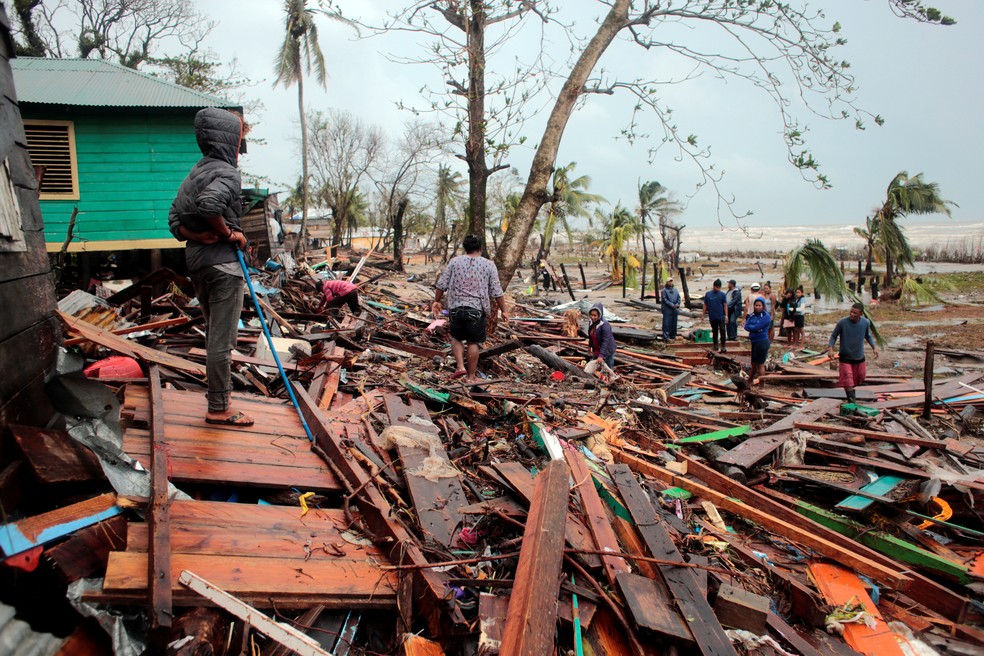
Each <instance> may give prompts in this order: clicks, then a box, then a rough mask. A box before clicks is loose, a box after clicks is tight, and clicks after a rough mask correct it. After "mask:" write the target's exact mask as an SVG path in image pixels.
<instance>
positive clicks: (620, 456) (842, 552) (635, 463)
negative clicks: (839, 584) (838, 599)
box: [612, 447, 910, 589]
mask: <svg viewBox="0 0 984 656" xmlns="http://www.w3.org/2000/svg"><path fill="white" fill-rule="evenodd" d="M612 453H613V454H614V456H615V461H616V462H621V463H625V464H627V465H629V466H630V467H631V468H632V469H633V470H634V471H636V472H638V473H641V474H645V475H647V476H652V477H654V478H656V479H659V480H662V481H663V482H665V483H669V484H670V485H672V486H676V487H680V488H683V489H684V490H687V491H688V492H690V493H691V494H694V495H697V496H699V497H701V498H702V499H704V500H706V501H711V502H713V503H714V504H715V505H717V506H718V507H720V508H723V509H724V510H727V511H729V512H733V513H735V514H737V515H739V516H741V517H745V518H746V519H750V520H752V521H755V522H758V523H759V524H761V525H762V526H764V527H765V528H767V529H769V530H770V531H773V532H775V533H778V534H779V535H782V536H783V537H786V538H788V539H792V540H796V541H798V542H800V543H802V544H804V545H806V546H808V547H811V548H812V549H814V550H815V551H816V552H817V553H819V554H821V555H823V556H826V557H828V558H835V559H839V560H840V561H841V562H843V563H844V564H846V565H848V566H850V567H852V568H853V569H855V570H856V571H858V572H860V573H862V574H864V575H866V576H869V577H871V578H873V579H875V580H876V581H879V582H882V583H884V584H887V585H890V586H892V587H894V588H896V589H905V587H906V585H907V584H908V583H909V580H910V579H909V578H908V577H907V576H906V575H905V574H903V573H902V572H900V571H899V570H898V569H893V568H890V567H887V566H885V565H883V564H881V562H880V561H881V560H882V559H881V558H878V561H879V562H875V561H873V560H871V559H868V558H866V557H864V556H861V555H859V552H862V551H863V552H868V551H869V550H867V549H865V548H863V547H861V545H858V544H857V543H854V542H852V541H850V540H846V538H844V537H843V536H841V535H838V534H836V533H833V532H832V531H828V530H825V529H824V528H823V527H822V526H820V525H818V524H816V523H815V522H810V521H805V522H804V521H803V520H804V518H802V517H799V516H796V515H795V512H794V511H793V510H792V509H784V510H786V512H777V509H776V506H778V507H779V509H782V506H780V504H778V503H775V502H772V501H771V500H770V499H767V498H765V497H762V498H761V499H759V498H758V497H761V495H757V493H755V492H754V491H753V490H750V489H749V488H746V487H745V486H743V485H741V484H740V483H738V482H737V481H732V480H731V479H727V477H725V476H723V475H720V476H721V477H722V478H725V479H727V480H728V481H730V482H731V483H732V485H727V486H724V485H722V484H721V483H720V482H719V481H718V480H708V478H704V476H705V475H706V474H705V473H704V472H703V471H702V472H701V474H699V475H700V476H701V477H702V479H703V480H705V481H707V482H708V483H710V484H712V485H715V488H714V489H712V488H710V487H707V486H706V485H701V484H699V483H695V482H693V481H691V480H689V479H686V478H684V477H682V476H679V475H677V474H675V473H673V472H671V471H670V470H668V469H664V468H663V467H659V466H657V465H654V464H652V463H649V462H647V461H645V460H642V459H641V458H637V457H635V456H631V455H629V454H628V453H626V452H624V451H622V450H621V449H618V448H617V447H612ZM692 462H693V461H692V460H691V459H688V460H687V463H688V468H689V467H690V466H691V464H690V463H692ZM707 469H710V468H707ZM712 471H713V470H712ZM719 490H720V491H719ZM748 493H751V494H748ZM756 495H757V496H756ZM623 498H624V494H623ZM752 504H754V505H752ZM788 513H794V515H793V517H792V518H789V520H788V521H787V519H784V518H788ZM637 523H638V522H637ZM828 537H831V538H834V539H827V538H828ZM845 541H846V544H845Z"/></svg>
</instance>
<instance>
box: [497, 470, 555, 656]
mask: <svg viewBox="0 0 984 656" xmlns="http://www.w3.org/2000/svg"><path fill="white" fill-rule="evenodd" d="M569 475H570V474H569V470H568V469H567V466H566V465H565V464H564V462H562V461H560V460H552V461H550V463H549V464H548V465H547V466H546V467H545V468H544V469H543V471H542V472H540V474H539V475H538V476H537V477H536V487H535V491H534V493H533V502H532V504H531V505H530V514H529V518H528V519H527V522H526V530H525V531H524V532H523V546H522V549H521V550H520V552H519V565H518V566H517V567H516V577H515V583H514V586H513V593H512V597H511V598H510V601H509V611H508V612H507V613H506V628H505V631H504V634H505V635H504V638H503V640H502V647H501V648H500V650H499V653H500V654H501V655H502V656H521V655H522V654H550V653H553V650H554V632H555V630H556V626H557V599H558V597H559V595H560V570H561V565H562V564H563V561H564V525H565V523H566V521H567V496H568V492H569V487H568V478H569Z"/></svg>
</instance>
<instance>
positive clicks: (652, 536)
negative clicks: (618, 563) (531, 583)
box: [608, 465, 738, 656]
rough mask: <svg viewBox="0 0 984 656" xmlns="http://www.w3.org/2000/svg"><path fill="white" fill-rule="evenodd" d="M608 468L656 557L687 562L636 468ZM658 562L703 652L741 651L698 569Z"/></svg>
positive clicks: (651, 553)
mask: <svg viewBox="0 0 984 656" xmlns="http://www.w3.org/2000/svg"><path fill="white" fill-rule="evenodd" d="M608 471H609V473H610V474H611V476H612V480H613V481H614V482H615V486H616V487H617V488H618V491H619V494H620V495H621V496H622V499H623V500H624V501H625V505H626V507H627V508H628V509H629V512H630V513H632V521H634V522H635V525H636V528H637V529H638V530H639V534H640V535H641V536H642V541H643V542H644V543H645V545H646V548H647V549H648V550H649V553H650V555H651V556H652V557H653V558H659V559H661V560H666V561H672V562H678V563H680V564H683V563H684V560H683V556H681V555H680V552H679V551H678V550H677V548H676V544H674V542H673V538H672V537H670V533H669V531H667V530H666V526H665V525H664V524H663V522H662V520H661V519H660V516H659V513H657V512H656V509H655V508H653V504H652V501H651V500H650V499H649V495H648V494H646V491H645V490H644V489H643V488H642V486H641V485H640V484H639V481H637V480H636V477H635V474H633V473H632V470H631V469H629V467H628V466H626V465H610V466H609V468H608ZM656 566H657V568H658V569H659V571H660V573H661V574H662V575H663V579H664V580H665V581H666V585H667V586H668V587H669V589H670V594H672V595H673V599H674V601H675V602H676V606H677V608H678V609H679V610H680V614H681V615H682V616H683V617H684V619H685V620H686V621H687V622H688V623H689V626H690V628H691V633H692V634H693V638H694V640H695V641H696V643H697V648H698V649H699V650H700V653H702V654H704V655H705V656H711V655H721V654H728V655H730V656H737V653H738V652H736V651H735V648H734V647H733V646H732V645H731V640H730V639H729V638H728V636H727V634H726V633H725V632H724V628H723V627H722V626H721V623H720V622H719V621H718V619H717V616H716V615H715V614H714V610H713V609H712V608H711V606H710V604H708V603H707V599H706V598H705V597H704V595H702V594H701V591H700V586H699V585H698V584H697V578H696V577H695V576H694V573H693V572H692V571H691V570H690V569H688V568H686V567H674V566H672V565H660V564H657V565H656Z"/></svg>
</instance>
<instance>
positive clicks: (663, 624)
mask: <svg viewBox="0 0 984 656" xmlns="http://www.w3.org/2000/svg"><path fill="white" fill-rule="evenodd" d="M616 583H617V586H618V591H619V594H621V596H622V598H623V599H624V600H625V606H626V610H627V611H628V614H629V615H631V616H632V621H633V622H635V625H636V626H637V627H639V628H640V629H642V630H644V631H652V632H653V633H657V634H659V635H660V636H665V637H669V638H673V639H674V640H679V641H681V642H683V643H685V644H693V642H694V637H693V635H692V634H691V632H690V626H689V625H688V624H687V623H686V621H684V619H683V618H682V617H681V616H680V613H678V612H677V610H676V607H675V606H674V604H673V600H672V598H670V596H669V593H668V592H667V591H665V590H660V589H659V584H658V583H657V581H655V580H653V579H650V578H646V577H643V576H639V575H638V574H632V573H630V572H620V573H619V574H618V577H617V579H616ZM659 583H663V578H662V577H659ZM664 585H665V584H664Z"/></svg>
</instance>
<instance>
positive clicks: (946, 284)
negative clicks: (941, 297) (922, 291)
mask: <svg viewBox="0 0 984 656" xmlns="http://www.w3.org/2000/svg"><path fill="white" fill-rule="evenodd" d="M922 279H923V284H924V285H925V286H926V287H927V288H929V289H931V290H933V291H934V292H936V293H937V294H970V293H972V292H980V291H981V290H984V271H961V272H959V273H932V274H925V275H923V276H922Z"/></svg>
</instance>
